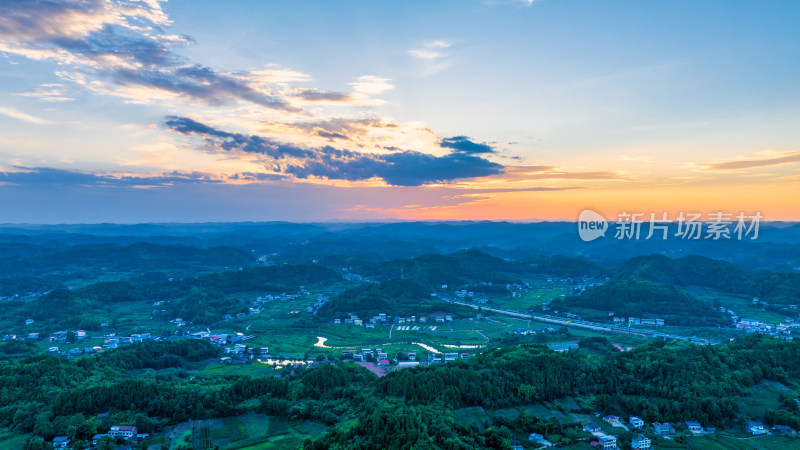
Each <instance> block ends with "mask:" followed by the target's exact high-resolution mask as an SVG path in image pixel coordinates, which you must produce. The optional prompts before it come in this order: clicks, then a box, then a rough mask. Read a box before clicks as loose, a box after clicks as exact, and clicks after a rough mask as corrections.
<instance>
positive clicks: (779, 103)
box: [0, 0, 800, 223]
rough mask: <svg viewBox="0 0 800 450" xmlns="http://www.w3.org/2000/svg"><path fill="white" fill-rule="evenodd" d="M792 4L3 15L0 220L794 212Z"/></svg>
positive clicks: (342, 5)
mask: <svg viewBox="0 0 800 450" xmlns="http://www.w3.org/2000/svg"><path fill="white" fill-rule="evenodd" d="M798 12H800V5H798V4H795V3H793V2H769V3H764V2H752V1H708V2H695V1H671V2H641V1H567V0H537V1H534V2H527V1H513V0H509V1H501V0H497V1H490V0H487V1H467V0H460V1H437V2H430V1H428V2H422V1H419V2H413V1H409V2H363V1H357V2H356V1H353V2H344V1H341V2H340V1H318V2H314V1H303V2H266V1H237V2H221V1H200V0H192V1H169V2H160V1H157V0H150V1H133V0H131V1H114V2H111V1H107V0H87V1H85V2H77V1H42V2H37V3H33V2H25V1H10V2H4V3H3V4H2V5H0V92H2V95H0V131H2V133H0V172H2V174H1V175H2V176H0V208H2V209H3V210H4V211H5V212H6V213H5V217H3V216H0V222H48V223H52V222H92V221H102V220H107V221H121V222H141V221H167V220H169V221H204V220H295V221H304V220H363V219H371V220H373V219H376V220H380V219H389V218H400V219H512V220H525V219H556V218H568V219H571V218H574V217H575V216H576V215H577V213H578V211H579V210H580V209H581V208H582V207H586V206H593V207H597V208H599V209H601V210H605V211H607V212H608V213H609V214H612V215H613V214H614V213H616V212H617V211H621V210H630V209H638V210H647V211H660V210H669V211H677V210H680V209H694V210H706V211H707V210H710V209H726V210H732V211H733V210H736V211H738V210H749V211H752V210H756V209H759V210H764V211H765V212H766V213H767V218H773V219H797V218H798V213H799V212H798V211H797V207H796V205H797V204H798V202H797V200H800V198H796V197H795V198H792V199H790V200H794V203H792V202H791V201H790V202H788V203H787V202H786V201H779V200H778V199H777V197H779V196H780V195H787V194H786V193H790V192H800V191H799V190H797V187H798V183H799V182H800V176H798V172H797V169H798V166H800V148H798V141H799V139H800V127H797V126H796V123H798V122H800V87H799V85H800V84H799V83H797V81H796V80H798V79H800V58H799V57H798V56H800V31H798V29H797V26H796V21H795V20H794V19H795V18H796V17H798ZM448 143H450V144H448ZM453 143H456V144H453ZM789 195H794V196H796V195H797V194H789ZM792 204H794V205H795V206H794V207H792V206H791V205H792ZM43 205H47V207H46V208H45V207H43ZM100 211H102V212H100ZM104 214H105V216H104ZM104 217H106V218H105V219H104Z"/></svg>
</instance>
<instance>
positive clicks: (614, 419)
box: [603, 415, 619, 425]
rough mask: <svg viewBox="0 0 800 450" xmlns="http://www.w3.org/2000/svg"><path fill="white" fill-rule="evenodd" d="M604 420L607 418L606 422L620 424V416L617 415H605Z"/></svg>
mask: <svg viewBox="0 0 800 450" xmlns="http://www.w3.org/2000/svg"><path fill="white" fill-rule="evenodd" d="M603 420H605V421H606V422H608V423H610V424H611V425H618V424H619V417H617V416H613V415H608V416H605V417H603Z"/></svg>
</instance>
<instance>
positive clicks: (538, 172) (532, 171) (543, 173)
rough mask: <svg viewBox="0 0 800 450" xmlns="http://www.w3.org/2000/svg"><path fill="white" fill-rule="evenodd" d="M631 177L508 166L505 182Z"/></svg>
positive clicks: (621, 174)
mask: <svg viewBox="0 0 800 450" xmlns="http://www.w3.org/2000/svg"><path fill="white" fill-rule="evenodd" d="M628 179H630V177H628V176H627V175H625V174H623V173H620V172H610V171H596V172H570V171H565V170H563V169H560V168H556V167H555V166H507V167H506V173H505V175H503V180H504V181H527V180H584V181H590V180H628Z"/></svg>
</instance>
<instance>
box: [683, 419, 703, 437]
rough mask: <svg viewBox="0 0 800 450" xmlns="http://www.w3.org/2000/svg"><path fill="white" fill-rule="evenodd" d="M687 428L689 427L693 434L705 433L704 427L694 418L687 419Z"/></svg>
mask: <svg viewBox="0 0 800 450" xmlns="http://www.w3.org/2000/svg"><path fill="white" fill-rule="evenodd" d="M686 428H688V429H689V431H690V432H691V433H692V434H702V433H703V427H702V426H701V425H700V424H699V423H698V422H695V421H693V420H687V421H686Z"/></svg>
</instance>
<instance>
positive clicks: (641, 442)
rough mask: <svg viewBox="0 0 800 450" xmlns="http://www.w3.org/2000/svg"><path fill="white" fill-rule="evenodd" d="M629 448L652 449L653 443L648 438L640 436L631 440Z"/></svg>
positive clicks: (638, 449) (637, 449)
mask: <svg viewBox="0 0 800 450" xmlns="http://www.w3.org/2000/svg"><path fill="white" fill-rule="evenodd" d="M631 448H633V449H635V450H648V449H651V448H653V442H652V441H651V440H650V438H648V437H646V436H643V435H641V434H640V435H639V436H636V437H635V438H633V440H631Z"/></svg>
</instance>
